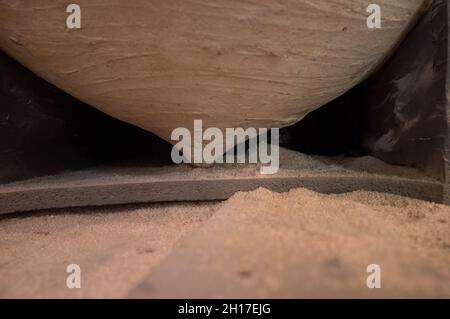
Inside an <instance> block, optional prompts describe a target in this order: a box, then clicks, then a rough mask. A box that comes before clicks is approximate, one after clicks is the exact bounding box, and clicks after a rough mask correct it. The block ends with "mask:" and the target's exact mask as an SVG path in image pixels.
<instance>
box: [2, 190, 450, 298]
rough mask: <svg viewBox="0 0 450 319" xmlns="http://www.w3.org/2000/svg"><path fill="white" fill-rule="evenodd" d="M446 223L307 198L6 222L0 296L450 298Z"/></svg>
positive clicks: (248, 196)
mask: <svg viewBox="0 0 450 319" xmlns="http://www.w3.org/2000/svg"><path fill="white" fill-rule="evenodd" d="M449 223H450V207H448V206H444V205H438V204H433V203H429V202H424V201H419V200H413V199H409V198H405V197H400V196H394V195H388V194H384V193H375V192H354V193H348V194H341V195H322V194H318V193H315V192H312V191H308V190H306V189H296V190H292V191H290V192H288V193H281V194H279V193H273V192H270V191H268V190H265V189H258V190H256V191H253V192H248V193H244V192H242V193H238V194H235V195H234V196H233V197H231V198H230V199H229V200H227V201H225V202H222V203H220V204H217V203H204V204H195V203H189V204H170V205H146V206H122V207H105V208H101V209H89V208H86V209H72V210H59V211H48V212H42V213H39V214H25V215H24V214H17V215H15V216H10V217H7V218H6V217H3V218H2V219H0V228H1V232H0V296H1V297H124V296H127V295H128V294H129V293H130V292H131V295H133V296H145V297H161V296H170V297H203V296H205V297H211V296H219V297H329V296H333V297H347V296H357V297H370V296H373V297H393V296H395V297H442V296H446V297H449V296H450V285H449V282H450V267H449V266H450V254H449V247H450V232H449V231H448V229H449ZM69 263H78V264H79V265H80V266H81V269H82V288H81V289H79V290H77V289H74V290H70V289H68V288H67V287H66V276H67V273H66V272H65V271H66V266H67V265H68V264H69ZM373 263H375V264H379V265H380V266H381V270H382V288H381V289H376V290H370V289H368V288H367V287H366V278H367V276H368V274H367V273H366V267H367V265H369V264H373ZM139 283H141V284H139ZM136 285H137V286H138V288H137V289H133V288H134V287H136ZM149 285H151V290H149Z"/></svg>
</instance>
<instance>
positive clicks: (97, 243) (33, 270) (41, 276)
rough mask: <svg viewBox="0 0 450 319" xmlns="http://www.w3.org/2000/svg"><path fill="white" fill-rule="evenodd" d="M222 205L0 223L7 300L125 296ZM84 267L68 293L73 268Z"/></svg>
mask: <svg viewBox="0 0 450 319" xmlns="http://www.w3.org/2000/svg"><path fill="white" fill-rule="evenodd" d="M215 206H216V204H213V203H210V204H189V205H185V204H177V205H152V206H141V207H136V206H135V207H133V206H126V207H105V208H102V209H100V208H97V209H93V208H91V209H74V210H59V211H48V212H47V211H45V212H40V213H38V214H29V215H26V216H20V217H18V216H16V217H11V218H6V219H2V220H1V221H0V297H2V298H5V297H6V298H19V297H20V298H22V297H26V298H35V297H43V298H51V297H54V298H66V297H71V298H72V297H73V298H78V297H88V298H101V297H103V298H112V297H122V296H124V295H125V294H126V293H127V291H128V290H129V289H130V288H131V287H133V286H134V285H136V284H138V283H139V281H140V280H142V279H143V277H144V276H145V275H146V274H147V273H148V271H149V270H150V269H151V268H152V267H154V266H155V265H156V264H158V263H160V262H161V260H163V259H164V258H165V257H166V256H167V254H168V253H170V251H171V250H172V249H173V246H174V245H175V244H176V243H177V242H178V240H179V239H180V238H181V237H183V236H184V235H186V234H187V233H189V232H191V231H192V230H194V229H195V228H196V227H198V225H200V224H201V223H202V222H203V221H204V220H206V219H208V218H209V217H210V216H211V214H212V212H213V209H214V208H215ZM71 263H76V264H78V265H79V266H80V267H81V278H82V281H81V285H82V288H81V289H68V288H67V286H66V277H67V275H68V274H67V273H66V267H67V265H69V264H71Z"/></svg>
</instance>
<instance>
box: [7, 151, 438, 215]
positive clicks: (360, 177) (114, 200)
mask: <svg viewBox="0 0 450 319" xmlns="http://www.w3.org/2000/svg"><path fill="white" fill-rule="evenodd" d="M281 160H282V161H281V168H280V171H279V172H278V173H277V174H274V175H261V174H260V173H259V167H258V166H256V165H222V166H217V167H210V168H194V167H192V166H188V165H181V166H164V167H127V166H123V167H121V166H116V167H99V168H97V169H90V170H81V171H77V172H66V173H62V174H59V175H54V176H47V177H39V178H34V179H30V180H27V181H20V182H14V183H10V184H5V185H1V186H0V213H1V214H5V213H13V212H23V211H32V210H41V209H52V208H66V207H81V206H98V205H117V204H129V203H149V202H170V201H211V200H224V199H227V198H229V197H230V196H232V195H233V194H234V193H236V192H239V191H249V190H253V189H256V188H258V187H265V188H268V189H271V190H274V191H279V192H284V191H288V190H290V189H292V188H297V187H305V188H308V189H311V190H314V191H317V192H322V193H344V192H351V191H356V190H368V191H379V192H389V193H393V194H398V195H404V196H409V197H413V198H419V199H424V200H429V201H434V202H442V201H443V193H444V185H443V184H442V183H440V182H438V181H436V180H433V179H430V178H427V177H425V176H422V175H420V173H418V172H417V171H415V170H413V169H409V168H401V167H395V166H390V165H387V164H384V163H382V162H380V161H378V160H376V159H374V158H371V157H365V158H355V159H346V160H345V161H344V162H343V161H342V159H337V158H336V159H330V158H326V157H311V156H307V155H303V154H300V153H296V152H293V151H288V150H282V155H281ZM362 162H363V163H365V164H364V165H365V166H366V167H370V169H369V171H364V169H362V168H361V167H360V166H361V165H360V164H361V163H362ZM358 163H359V164H358ZM358 165H359V166H358Z"/></svg>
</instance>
